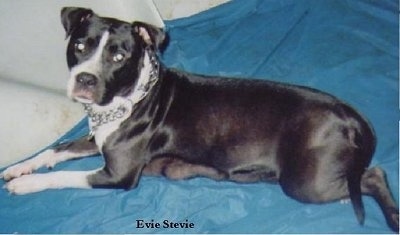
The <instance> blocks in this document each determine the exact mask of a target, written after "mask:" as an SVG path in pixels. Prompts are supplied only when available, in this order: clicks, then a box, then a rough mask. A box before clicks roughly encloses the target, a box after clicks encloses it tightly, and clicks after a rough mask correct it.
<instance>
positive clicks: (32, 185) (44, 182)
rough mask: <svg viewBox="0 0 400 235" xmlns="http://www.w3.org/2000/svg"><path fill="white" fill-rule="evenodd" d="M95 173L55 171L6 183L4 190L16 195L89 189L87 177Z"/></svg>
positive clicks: (22, 177) (94, 171)
mask: <svg viewBox="0 0 400 235" xmlns="http://www.w3.org/2000/svg"><path fill="white" fill-rule="evenodd" d="M97 171H98V170H93V171H56V172H51V173H46V174H32V175H24V176H21V177H19V178H16V179H13V180H11V181H10V182H8V183H7V184H6V185H5V188H6V189H7V190H8V191H9V192H10V193H13V194H18V195H21V194H27V193H35V192H39V191H43V190H46V189H62V188H91V186H90V184H89V182H88V178H87V177H88V176H89V175H92V174H95V173H96V172H97Z"/></svg>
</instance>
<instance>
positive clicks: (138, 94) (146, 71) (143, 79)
mask: <svg viewBox="0 0 400 235" xmlns="http://www.w3.org/2000/svg"><path fill="white" fill-rule="evenodd" d="M143 64H144V66H143V68H142V69H141V71H140V75H139V78H138V81H137V83H136V86H135V88H134V89H133V92H132V93H131V94H130V95H129V96H128V97H120V96H115V97H114V98H113V100H112V101H111V102H110V103H109V104H107V105H105V106H99V105H96V104H93V105H92V108H93V111H95V112H104V111H107V110H111V109H115V108H116V107H118V106H120V105H123V106H124V107H126V108H127V109H128V111H127V112H126V113H125V115H124V116H123V117H122V118H118V119H116V120H115V121H112V122H109V123H107V124H104V125H101V126H99V127H98V129H97V130H96V132H95V141H96V145H97V147H98V148H99V150H100V151H101V149H102V146H103V144H104V141H105V140H106V138H107V137H108V136H109V135H110V134H111V133H113V132H114V131H115V130H117V129H118V128H119V126H120V124H121V123H122V122H123V121H125V120H126V119H127V118H129V116H130V115H131V114H132V111H133V108H134V106H135V105H136V104H137V103H138V102H139V101H140V100H141V99H142V98H143V96H144V95H145V94H144V91H143V90H141V89H140V87H142V86H143V85H145V84H147V83H149V79H150V72H151V69H152V65H151V62H150V56H149V55H148V54H147V52H146V53H145V56H144V61H143ZM89 126H90V127H92V126H93V123H92V122H91V121H90V119H89Z"/></svg>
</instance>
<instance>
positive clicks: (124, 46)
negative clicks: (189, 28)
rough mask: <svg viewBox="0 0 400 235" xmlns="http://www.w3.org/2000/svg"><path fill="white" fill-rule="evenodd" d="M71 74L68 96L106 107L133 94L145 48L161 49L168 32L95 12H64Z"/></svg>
mask: <svg viewBox="0 0 400 235" xmlns="http://www.w3.org/2000/svg"><path fill="white" fill-rule="evenodd" d="M61 21H62V24H63V26H64V29H65V32H66V37H67V38H68V37H69V43H68V47H67V62H68V67H69V69H70V72H71V76H70V79H69V81H68V96H69V97H70V98H72V99H73V100H76V101H78V102H81V103H93V104H97V105H106V104H108V103H109V102H111V101H112V99H113V98H114V97H116V96H121V97H124V96H127V95H128V94H130V93H131V92H133V89H134V86H135V84H136V83H137V80H138V77H139V75H140V72H141V70H142V68H143V67H144V66H145V64H144V63H145V62H144V54H145V52H146V48H147V50H148V48H151V50H154V51H155V50H158V49H159V47H160V46H161V45H162V43H163V42H164V39H165V33H164V32H163V31H162V30H161V29H159V28H157V27H155V26H152V25H149V24H146V23H142V22H133V23H127V22H123V21H120V20H117V19H112V18H105V17H99V16H97V15H96V14H95V13H94V12H93V11H92V10H90V9H84V8H75V7H66V8H63V9H62V11H61Z"/></svg>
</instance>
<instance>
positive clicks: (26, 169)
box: [1, 149, 90, 180]
mask: <svg viewBox="0 0 400 235" xmlns="http://www.w3.org/2000/svg"><path fill="white" fill-rule="evenodd" d="M87 154H90V153H87ZM82 155H85V153H82V152H80V153H74V152H68V151H61V152H57V153H56V152H55V151H54V150H52V149H48V150H46V151H44V152H42V153H40V154H38V155H37V156H35V157H34V158H31V159H28V160H26V161H24V162H21V163H18V164H16V165H13V166H10V167H8V168H7V169H6V170H4V171H3V172H2V173H1V178H4V179H5V180H10V179H13V178H17V177H20V176H22V175H26V174H31V173H32V172H33V171H35V170H37V169H39V168H40V167H44V166H46V167H54V166H55V165H56V164H57V163H59V162H62V161H66V160H69V159H74V158H79V157H83V156H82Z"/></svg>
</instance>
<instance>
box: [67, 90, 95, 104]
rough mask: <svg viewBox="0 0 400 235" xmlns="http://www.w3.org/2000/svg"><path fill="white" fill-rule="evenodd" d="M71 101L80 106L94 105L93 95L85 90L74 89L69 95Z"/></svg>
mask: <svg viewBox="0 0 400 235" xmlns="http://www.w3.org/2000/svg"><path fill="white" fill-rule="evenodd" d="M71 99H72V100H74V101H77V102H79V103H82V104H92V103H94V95H93V93H92V92H90V91H88V90H85V89H78V90H77V89H74V91H73V92H72V94H71Z"/></svg>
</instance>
